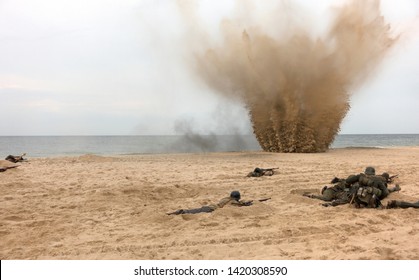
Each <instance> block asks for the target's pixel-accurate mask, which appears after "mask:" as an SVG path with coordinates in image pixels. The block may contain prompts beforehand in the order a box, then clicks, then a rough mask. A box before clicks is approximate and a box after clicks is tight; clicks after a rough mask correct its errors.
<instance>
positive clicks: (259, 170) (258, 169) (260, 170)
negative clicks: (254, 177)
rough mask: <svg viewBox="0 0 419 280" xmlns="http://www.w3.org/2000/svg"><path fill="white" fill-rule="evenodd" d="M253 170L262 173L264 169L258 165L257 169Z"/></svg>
mask: <svg viewBox="0 0 419 280" xmlns="http://www.w3.org/2000/svg"><path fill="white" fill-rule="evenodd" d="M253 172H255V173H262V169H260V168H259V167H256V168H255V170H253Z"/></svg>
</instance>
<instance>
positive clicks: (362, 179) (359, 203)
mask: <svg viewBox="0 0 419 280" xmlns="http://www.w3.org/2000/svg"><path fill="white" fill-rule="evenodd" d="M396 177H397V175H394V176H390V175H389V174H388V173H387V172H384V173H383V174H381V175H376V174H375V168H374V167H371V166H369V167H367V168H366V169H365V171H364V173H360V174H358V175H350V176H348V177H347V178H346V179H340V178H334V179H333V180H332V181H331V184H334V185H333V186H330V187H328V186H325V187H323V189H322V190H321V195H316V194H310V193H304V194H303V196H306V197H309V198H315V199H320V200H323V201H325V203H323V204H322V205H323V206H326V207H328V206H338V205H342V204H348V203H349V204H354V206H355V207H357V208H361V207H366V208H383V205H382V204H381V200H383V199H384V198H386V197H387V196H388V195H389V194H390V193H392V192H396V191H400V190H401V188H400V186H399V185H398V184H396V185H395V186H394V187H389V184H390V183H392V181H393V179H394V178H396ZM399 205H405V203H399V202H398V201H395V200H393V201H390V202H389V203H388V205H387V207H386V208H395V207H399ZM412 207H414V206H412Z"/></svg>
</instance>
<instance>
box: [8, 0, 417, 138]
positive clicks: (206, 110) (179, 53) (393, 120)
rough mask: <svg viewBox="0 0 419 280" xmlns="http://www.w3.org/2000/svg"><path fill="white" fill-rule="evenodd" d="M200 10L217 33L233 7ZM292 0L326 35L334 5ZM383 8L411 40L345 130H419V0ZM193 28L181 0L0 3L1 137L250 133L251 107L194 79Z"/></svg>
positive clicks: (389, 1)
mask: <svg viewBox="0 0 419 280" xmlns="http://www.w3.org/2000/svg"><path fill="white" fill-rule="evenodd" d="M198 2H200V9H199V15H200V18H201V19H200V20H201V21H202V22H203V23H204V24H205V26H206V28H207V32H208V33H209V34H210V35H211V36H217V32H218V30H219V29H218V24H219V21H220V20H221V19H222V18H223V17H225V16H228V15H229V13H230V12H231V9H232V7H233V1H232V0H231V1H208V0H206V1H204V0H202V1H198ZM290 2H298V5H299V7H300V8H303V9H304V10H307V12H309V16H310V17H311V19H312V20H315V21H316V22H317V23H318V24H319V27H321V26H322V23H323V22H324V14H323V13H325V12H326V11H327V10H328V9H330V8H329V7H330V5H331V3H336V1H332V0H328V1H326V0H323V1H308V0H307V1H304V0H299V1H290ZM314 2H315V3H314ZM382 11H383V14H384V16H385V17H386V18H387V19H388V21H389V22H390V23H391V24H392V26H393V27H394V29H395V31H404V32H405V35H403V36H402V38H401V40H400V42H399V44H398V45H397V47H396V48H395V49H393V50H392V51H391V53H390V54H389V56H388V58H387V59H386V60H385V61H384V62H383V64H382V65H381V67H380V69H379V70H378V71H377V73H376V74H375V75H374V76H373V78H372V79H370V80H369V81H368V82H367V83H366V84H365V85H364V86H363V87H362V88H360V89H358V90H357V91H356V92H355V93H354V95H353V97H352V101H351V106H352V108H351V110H350V112H349V114H348V115H347V117H346V118H345V120H344V122H343V124H342V127H341V133H419V77H418V75H419V32H418V27H417V26H419V24H418V23H419V20H418V19H419V1H418V0H400V1H393V0H385V1H382ZM255 13H263V9H261V10H258V11H255ZM261 18H263V17H261ZM267 24H269V22H268V23H265V25H267ZM188 29H190V26H185V22H184V21H183V20H182V18H181V15H180V13H179V10H178V8H177V6H176V1H174V0H173V1H172V0H124V1H118V0H0V112H1V113H0V115H1V117H2V121H1V122H0V135H133V134H173V133H177V132H178V131H175V126H176V125H175V124H176V123H179V121H186V122H190V124H191V126H192V127H193V130H194V131H195V132H198V133H202V134H209V133H220V134H228V133H229V132H234V133H250V131H251V130H250V124H249V120H248V118H247V114H246V111H245V110H244V109H243V107H242V106H241V105H240V104H234V103H233V102H231V101H230V100H224V99H221V98H220V96H219V95H217V94H214V93H212V92H211V91H210V90H209V89H208V88H207V87H205V86H204V85H203V84H202V83H200V82H199V81H198V79H197V78H196V77H195V76H194V74H193V73H192V71H190V69H189V67H188V65H187V63H186V62H185V61H187V60H188V59H190V57H187V56H188V53H187V52H188V47H187V46H186V45H185V42H186V41H187V40H186V38H187V36H188Z"/></svg>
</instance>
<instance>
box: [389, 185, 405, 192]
mask: <svg viewBox="0 0 419 280" xmlns="http://www.w3.org/2000/svg"><path fill="white" fill-rule="evenodd" d="M401 189H402V188H400V186H399V184H397V185H396V186H394V187H392V188H389V189H388V191H389V192H398V191H400V190H401Z"/></svg>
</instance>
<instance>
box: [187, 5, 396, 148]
mask: <svg viewBox="0 0 419 280" xmlns="http://www.w3.org/2000/svg"><path fill="white" fill-rule="evenodd" d="M244 2H246V3H247V4H246V5H241V8H240V12H239V13H240V16H238V17H236V18H235V19H233V18H230V19H225V20H223V21H222V23H221V26H220V28H221V33H222V38H221V40H220V39H219V38H218V40H215V39H214V40H213V41H211V38H210V36H206V37H204V35H202V34H204V32H201V33H200V36H199V37H200V38H199V40H201V42H204V43H205V46H204V51H203V50H202V49H201V50H195V52H194V55H195V68H194V69H195V70H196V73H197V74H198V75H199V77H200V78H201V79H203V80H204V81H205V83H206V84H207V85H208V86H209V87H211V88H212V89H214V90H215V91H216V92H217V93H219V94H221V95H223V96H226V97H229V98H231V99H232V100H238V102H243V103H244V104H245V106H246V109H247V110H248V113H249V117H250V120H251V123H252V127H253V132H254V134H255V136H256V138H257V140H258V142H259V144H260V146H261V147H262V149H263V150H265V151H269V152H303V153H307V152H324V151H326V150H327V149H328V148H329V146H330V145H331V143H332V142H333V140H334V138H335V136H336V135H337V133H338V132H339V129H340V124H341V122H342V120H343V118H344V117H345V115H346V114H347V112H348V110H349V109H350V103H349V99H350V95H351V93H352V92H353V91H354V89H356V88H357V87H359V86H360V85H361V84H362V83H363V82H364V81H365V80H366V79H367V78H368V77H370V76H371V74H372V73H373V72H374V70H375V69H376V68H377V66H378V65H379V63H380V62H381V61H382V60H383V58H384V57H385V55H386V53H387V52H388V50H389V49H390V48H391V47H392V46H393V45H394V43H395V42H396V41H397V38H396V37H395V36H393V35H392V34H391V32H390V26H389V24H387V23H386V21H385V19H384V18H383V16H382V15H381V13H380V1H378V0H372V1H361V0H352V1H349V2H347V3H346V4H344V5H342V6H340V7H338V8H334V9H333V10H332V11H333V17H332V20H331V22H330V25H329V26H328V27H327V28H326V30H327V31H326V32H325V33H324V34H322V35H315V34H316V32H317V31H315V30H312V27H311V26H310V23H309V21H308V23H307V24H306V25H307V26H304V25H302V24H301V23H300V24H296V23H295V22H292V21H291V20H284V19H291V18H293V16H294V14H293V13H298V9H291V8H289V6H288V8H287V9H282V10H281V9H278V10H277V11H275V13H273V14H272V17H273V18H269V16H268V15H266V18H265V19H264V21H265V22H270V23H271V24H270V26H269V30H268V29H267V28H266V26H263V25H262V24H260V25H259V24H257V23H252V24H251V25H247V26H243V21H244V20H245V19H246V18H251V15H252V5H251V2H249V1H240V4H243V3H244ZM287 5H289V3H288V4H287ZM186 6H187V9H186V8H185V7H186ZM186 6H185V4H184V3H183V4H182V6H181V9H182V11H183V14H184V15H187V16H185V19H186V20H190V21H192V20H193V23H192V22H191V24H194V26H195V28H197V27H196V26H197V23H196V21H197V16H196V15H195V16H193V13H194V12H193V11H192V10H193V9H191V6H188V5H186ZM243 7H246V8H244V9H243ZM283 7H285V6H283ZM307 18H309V17H308V16H307ZM276 19H278V20H276ZM237 20H239V21H240V22H237ZM201 47H202V46H201ZM372 105H373V104H372Z"/></svg>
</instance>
